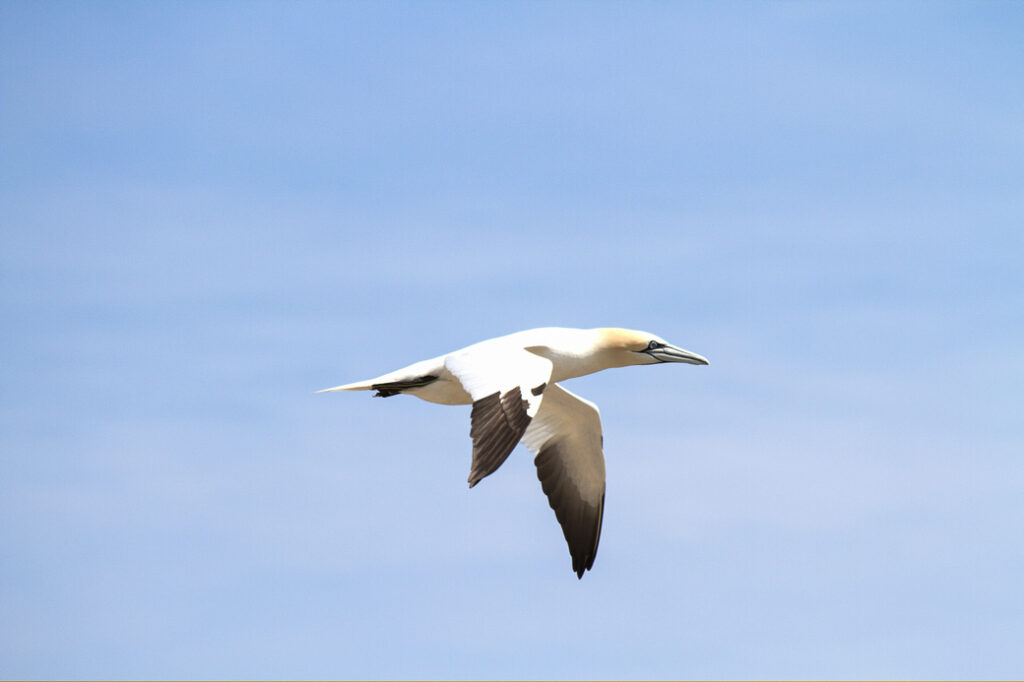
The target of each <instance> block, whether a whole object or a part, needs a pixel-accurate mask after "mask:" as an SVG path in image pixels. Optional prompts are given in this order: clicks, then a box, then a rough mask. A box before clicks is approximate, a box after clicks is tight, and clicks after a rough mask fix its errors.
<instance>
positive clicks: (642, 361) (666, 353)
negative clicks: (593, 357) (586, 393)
mask: <svg viewBox="0 0 1024 682" xmlns="http://www.w3.org/2000/svg"><path fill="white" fill-rule="evenodd" d="M595 331H596V332H597V345H598V347H599V348H600V350H601V352H602V354H604V355H605V356H606V357H607V361H608V362H609V366H610V367H627V366H629V365H655V364H658V363H661V362H685V363H686V364H688V365H707V364H710V363H708V361H707V358H705V357H703V356H701V355H697V354H696V353H691V352H690V351H688V350H683V349H682V348H679V347H678V346H673V345H672V344H671V343H669V342H668V341H666V340H665V339H663V338H661V337H660V336H657V335H655V334H651V333H650V332H641V331H636V330H633V329H617V328H614V327H605V328H601V329H597V330H595Z"/></svg>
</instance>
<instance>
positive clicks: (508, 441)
mask: <svg viewBox="0 0 1024 682" xmlns="http://www.w3.org/2000/svg"><path fill="white" fill-rule="evenodd" d="M663 362H685V363H687V364H691V365H706V364H708V361H707V360H706V359H705V358H703V357H701V356H700V355H697V354H696V353H691V352H690V351H688V350H683V349H682V348H677V347H676V346H673V345H671V344H670V343H668V342H666V341H665V340H664V339H662V338H661V337H659V336H655V335H654V334H650V333H648V332H641V331H633V330H629V329H615V328H606V327H602V328H598V329H566V328H561V327H546V328H543V329H530V330H527V331H522V332H516V333H515V334H509V335H507V336H501V337H498V338H496V339H489V340H487V341H481V342H480V343H476V344H473V345H472V346H468V347H466V348H463V349H462V350H457V351H455V352H453V353H449V354H447V355H442V356H439V357H436V358H432V359H430V360H423V361H422V362H417V363H415V364H413V365H409V366H408V367H405V368H403V369H399V370H396V371H394V372H390V373H388V374H384V375H382V376H379V377H377V378H375V379H367V380H366V381H357V382H355V383H351V384H344V385H342V386H335V387H334V388H325V389H324V390H322V391H318V393H325V392H328V391H376V392H377V393H376V395H377V396H382V397H385V398H386V397H389V396H393V395H397V394H399V393H407V394H409V395H414V396H416V397H417V398H421V399H423V400H426V401H429V402H432V403H440V404H442V405H469V404H472V405H473V409H472V412H471V415H470V429H469V435H470V437H471V438H472V439H473V464H472V467H471V469H470V472H469V487H470V488H472V487H473V486H475V485H476V484H477V483H479V482H480V480H481V479H482V478H484V477H485V476H489V475H490V474H492V473H494V471H495V470H496V469H497V468H498V467H499V466H501V463H502V462H504V461H505V459H506V458H507V457H508V456H509V453H511V452H512V450H513V449H514V448H515V446H516V444H517V443H518V442H519V441H520V440H522V442H523V443H524V444H525V445H526V447H527V448H529V449H530V450H531V451H532V452H533V453H534V455H536V458H535V460H534V463H535V464H536V465H537V478H539V479H540V482H541V487H542V488H543V490H544V494H545V495H547V497H548V502H549V503H550V505H551V508H552V509H554V510H555V516H556V517H557V518H558V523H559V524H561V526H562V532H563V534H564V535H565V541H566V542H567V543H568V545H569V554H570V555H572V570H573V571H575V572H576V575H577V577H579V578H582V577H583V572H584V571H586V570H589V569H590V567H591V566H593V565H594V557H595V556H596V555H597V543H598V540H599V539H600V537H601V518H602V516H603V514H604V482H605V473H604V452H603V441H604V438H603V437H602V435H601V416H600V413H599V412H598V409H597V405H595V404H594V403H592V402H590V401H588V400H584V399H583V398H580V397H579V396H577V395H574V394H573V393H570V392H569V391H567V390H566V389H564V388H562V387H561V386H559V385H558V382H560V381H565V380H566V379H572V378H574V377H580V376H583V375H585V374H593V373H594V372H599V371H601V370H602V369H609V368H612V367H626V366H629V365H654V364H658V363H663Z"/></svg>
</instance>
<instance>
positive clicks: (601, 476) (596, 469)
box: [523, 384, 605, 578]
mask: <svg viewBox="0 0 1024 682" xmlns="http://www.w3.org/2000/svg"><path fill="white" fill-rule="evenodd" d="M544 396H545V397H544V404H543V406H542V409H541V410H540V411H539V412H538V413H537V416H536V418H535V419H534V420H533V422H531V424H530V425H529V427H528V428H527V430H526V434H525V435H524V437H523V442H524V443H525V444H526V446H527V447H528V448H530V450H532V451H533V452H534V453H536V458H535V459H534V463H535V464H536V466H537V478H539V479H540V483H541V488H542V489H543V490H544V494H545V495H547V498H548V503H549V504H550V505H551V508H552V509H553V510H554V511H555V518H557V519H558V523H559V524H560V525H561V526H562V534H563V535H564V536H565V541H566V544H568V546H569V554H570V555H571V556H572V570H573V571H575V572H576V575H577V577H579V578H582V577H583V572H584V571H586V570H589V569H590V568H591V567H592V566H593V565H594V559H595V557H596V556H597V546H598V543H599V541H600V539H601V522H602V520H603V518H604V494H605V468H604V452H603V450H602V446H601V441H602V438H601V415H600V412H599V411H598V409H597V406H596V405H594V404H593V403H591V402H590V401H587V400H584V399H583V398H580V397H579V396H576V395H574V394H572V393H571V392H569V391H567V390H565V389H564V388H562V387H561V386H558V385H557V384H554V385H549V386H548V387H547V390H546V391H545V392H544Z"/></svg>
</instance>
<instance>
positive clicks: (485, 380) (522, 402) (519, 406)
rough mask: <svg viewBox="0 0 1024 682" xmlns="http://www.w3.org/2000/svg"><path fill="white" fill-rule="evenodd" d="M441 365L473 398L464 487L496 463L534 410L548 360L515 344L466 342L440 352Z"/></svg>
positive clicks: (548, 371)
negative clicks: (445, 353) (468, 464)
mask: <svg viewBox="0 0 1024 682" xmlns="http://www.w3.org/2000/svg"><path fill="white" fill-rule="evenodd" d="M444 365H445V368H446V369H447V370H448V371H449V372H451V374H452V376H454V377H455V378H456V379H458V380H459V383H461V384H462V387H463V388H464V389H465V390H466V392H467V393H469V395H470V396H471V397H472V398H473V411H472V413H471V415H470V428H469V435H470V437H471V438H472V439H473V464H472V466H471V467H470V472H469V487H471V488H472V487H473V486H475V485H476V484H477V483H479V482H480V480H481V479H482V478H484V477H486V476H489V475H491V474H492V473H494V471H495V470H496V469H497V468H498V467H500V466H501V464H502V462H504V461H505V460H506V459H507V458H508V456H509V454H510V453H511V452H512V450H514V449H515V447H516V444H517V443H518V442H519V439H520V438H522V437H523V434H524V433H525V432H526V428H527V426H529V424H530V420H531V419H532V418H533V416H534V415H536V414H537V410H538V409H539V408H540V405H541V400H542V399H543V397H544V392H545V390H544V389H545V387H546V386H547V382H548V380H549V379H550V378H551V361H550V360H548V359H547V358H542V357H540V356H539V355H534V354H533V353H531V352H529V351H527V350H524V349H522V348H517V347H508V346H501V345H497V346H496V345H493V344H481V345H478V346H470V347H469V348H466V349H464V350H462V351H459V352H458V353H453V354H451V355H449V356H448V357H446V358H445V361H444Z"/></svg>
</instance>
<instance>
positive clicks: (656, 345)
mask: <svg viewBox="0 0 1024 682" xmlns="http://www.w3.org/2000/svg"><path fill="white" fill-rule="evenodd" d="M655 348H661V344H660V343H658V342H657V341H651V342H650V343H649V344H647V350H654V349H655Z"/></svg>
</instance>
